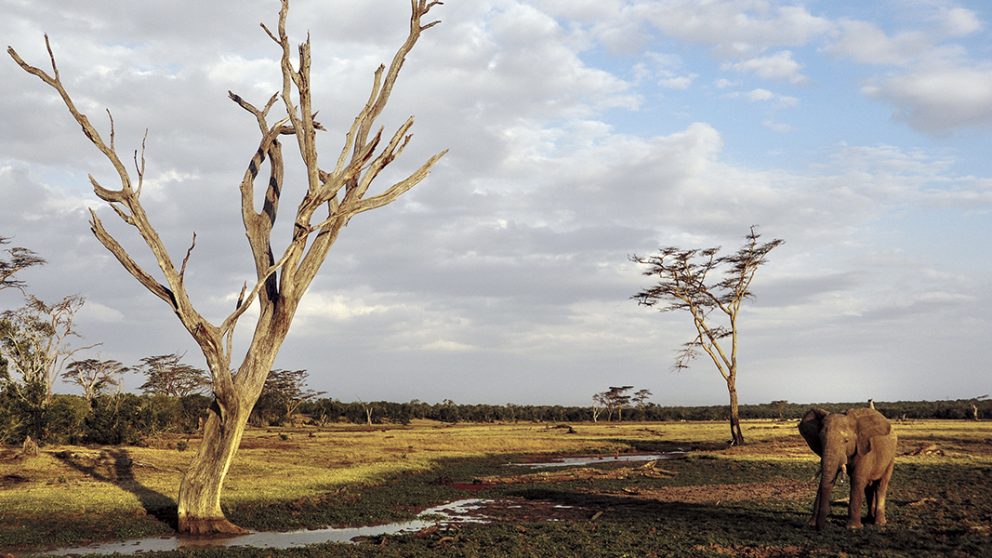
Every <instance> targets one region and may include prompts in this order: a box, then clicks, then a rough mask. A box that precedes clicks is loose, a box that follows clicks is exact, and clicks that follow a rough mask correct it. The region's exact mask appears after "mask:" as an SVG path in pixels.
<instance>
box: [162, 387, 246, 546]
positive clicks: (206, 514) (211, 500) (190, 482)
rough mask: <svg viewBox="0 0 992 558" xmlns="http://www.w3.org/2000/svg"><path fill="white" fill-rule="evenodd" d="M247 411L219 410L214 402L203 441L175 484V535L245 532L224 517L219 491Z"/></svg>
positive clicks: (235, 407)
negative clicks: (177, 488)
mask: <svg viewBox="0 0 992 558" xmlns="http://www.w3.org/2000/svg"><path fill="white" fill-rule="evenodd" d="M249 414H250V410H249V411H248V412H245V411H244V410H241V411H239V410H238V406H237V405H235V406H234V408H233V409H229V410H227V411H221V408H220V407H219V406H218V405H217V404H216V403H215V404H214V405H213V406H212V407H211V409H210V413H209V415H208V416H207V420H206V423H205V424H204V427H203V441H201V442H200V447H199V449H198V450H197V452H196V456H195V457H194V458H193V461H192V462H191V463H190V465H189V469H187V471H186V474H185V475H184V476H183V480H182V483H181V484H180V485H179V501H178V516H179V532H181V533H189V534H192V535H207V534H223V533H230V534H240V533H247V531H246V530H245V529H242V528H241V527H238V526H237V525H234V524H233V523H231V522H230V521H228V520H227V519H226V518H225V517H224V512H223V511H222V510H221V507H220V494H221V488H222V487H223V485H224V479H225V478H226V477H227V471H228V469H229V468H230V466H231V462H232V461H233V460H234V455H235V454H236V453H237V451H238V446H239V445H240V444H241V437H242V435H243V434H244V431H245V426H246V425H247V424H248V415H249Z"/></svg>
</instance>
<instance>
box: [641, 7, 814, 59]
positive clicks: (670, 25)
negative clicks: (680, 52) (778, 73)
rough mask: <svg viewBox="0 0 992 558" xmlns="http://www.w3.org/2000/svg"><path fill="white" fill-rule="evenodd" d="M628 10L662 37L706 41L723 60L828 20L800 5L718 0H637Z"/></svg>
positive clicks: (789, 42) (794, 41)
mask: <svg viewBox="0 0 992 558" xmlns="http://www.w3.org/2000/svg"><path fill="white" fill-rule="evenodd" d="M629 13H630V14H631V15H632V16H634V17H638V18H643V19H644V20H645V21H648V22H650V23H651V24H652V25H654V26H655V27H657V28H658V29H661V30H662V31H663V32H665V33H666V34H667V35H669V36H672V37H676V38H678V39H682V40H685V41H690V42H695V43H703V44H708V45H711V46H712V47H713V48H714V50H715V52H716V53H717V54H718V55H720V56H723V57H727V58H739V57H752V56H754V55H755V54H758V53H761V52H763V51H765V50H767V49H769V48H774V47H777V46H799V45H805V44H807V43H809V42H810V41H811V40H813V39H814V38H816V37H818V36H821V35H823V34H824V33H827V32H829V31H830V30H831V29H832V27H833V26H832V24H831V23H830V21H828V20H827V19H825V18H822V17H818V16H814V15H812V14H811V13H809V12H808V11H807V10H806V8H804V7H801V6H773V5H771V4H769V3H768V2H754V1H750V0H723V1H716V2H705V3H700V2H694V1H690V0H668V1H662V2H659V1H654V0H652V1H646V0H644V1H638V2H636V3H635V4H634V5H633V6H632V8H631V9H630V10H629Z"/></svg>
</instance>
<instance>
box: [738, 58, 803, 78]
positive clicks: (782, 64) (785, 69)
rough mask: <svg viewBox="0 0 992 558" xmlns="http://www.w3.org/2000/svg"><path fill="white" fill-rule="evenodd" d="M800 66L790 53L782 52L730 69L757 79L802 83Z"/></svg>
mask: <svg viewBox="0 0 992 558" xmlns="http://www.w3.org/2000/svg"><path fill="white" fill-rule="evenodd" d="M802 67H803V66H802V64H800V63H798V62H796V61H795V60H794V59H793V58H792V52H791V51H788V50H783V51H781V52H777V53H775V54H772V55H769V56H761V57H757V58H749V59H747V60H744V61H743V62H737V63H734V64H731V65H730V68H732V69H734V70H736V71H738V72H746V73H753V74H755V75H757V76H758V77H762V78H765V79H772V80H780V81H788V82H790V83H803V82H805V81H806V76H804V75H803V74H802V73H801V72H800V70H801V69H802Z"/></svg>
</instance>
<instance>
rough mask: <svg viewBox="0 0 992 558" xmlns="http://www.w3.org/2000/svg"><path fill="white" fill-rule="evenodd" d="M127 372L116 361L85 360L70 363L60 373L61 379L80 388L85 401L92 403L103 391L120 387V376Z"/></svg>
mask: <svg viewBox="0 0 992 558" xmlns="http://www.w3.org/2000/svg"><path fill="white" fill-rule="evenodd" d="M127 370H128V368H127V367H126V366H124V365H123V364H121V363H120V362H118V361H116V360H99V359H95V358H87V359H83V360H75V361H73V362H70V363H69V365H68V366H66V367H65V372H63V373H62V379H63V380H65V381H67V382H71V383H74V384H76V385H78V386H79V387H81V388H82V389H83V397H85V398H86V401H92V400H93V398H94V397H96V396H97V395H99V394H100V392H102V391H103V390H104V389H106V388H108V387H110V386H120V385H121V380H120V376H121V375H123V374H124V373H125V372H127Z"/></svg>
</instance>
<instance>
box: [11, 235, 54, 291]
mask: <svg viewBox="0 0 992 558" xmlns="http://www.w3.org/2000/svg"><path fill="white" fill-rule="evenodd" d="M4 244H10V238H9V237H6V236H0V246H3V245H4ZM4 252H7V254H8V255H9V256H10V259H0V290H3V289H7V288H14V289H18V290H20V291H21V292H24V281H21V280H20V279H17V278H15V277H14V275H15V274H17V273H18V272H20V271H22V270H24V269H27V268H29V267H32V266H35V265H42V264H44V263H45V259H44V258H42V257H41V256H39V255H38V254H35V253H34V252H32V251H31V250H28V249H27V248H22V247H20V246H14V247H12V248H6V249H4Z"/></svg>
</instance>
